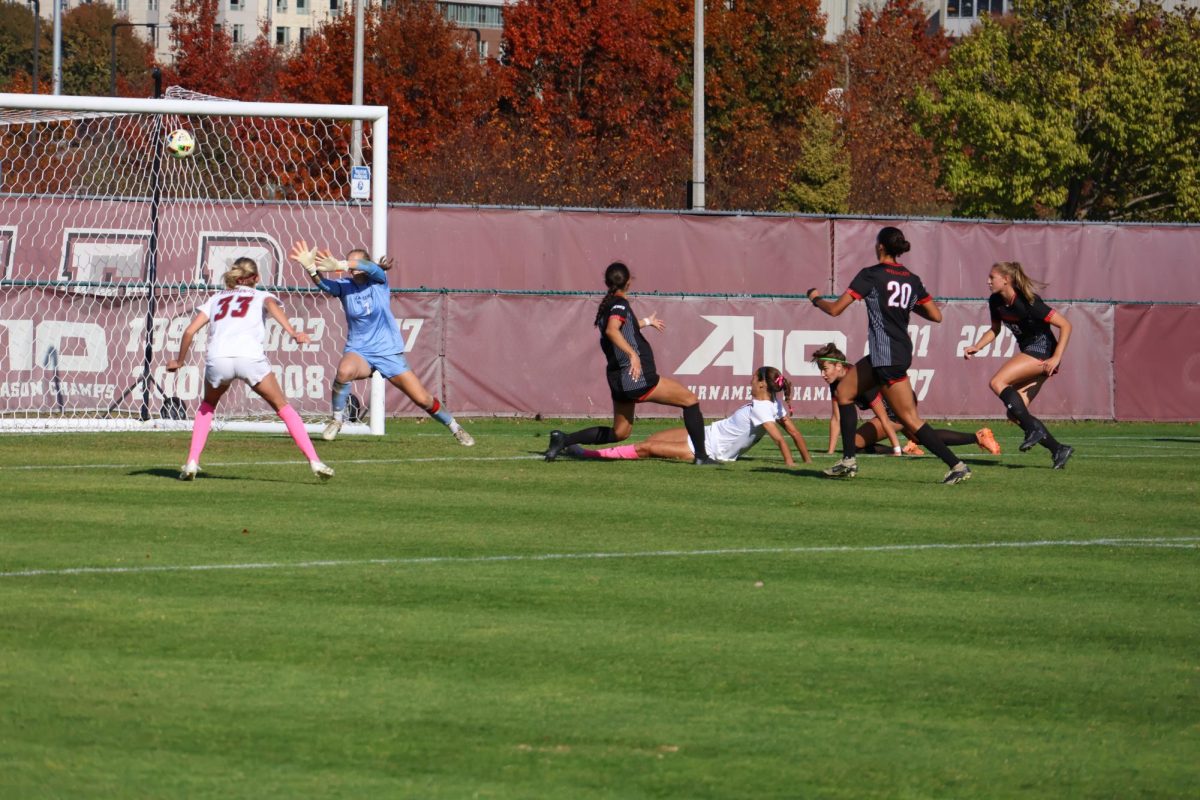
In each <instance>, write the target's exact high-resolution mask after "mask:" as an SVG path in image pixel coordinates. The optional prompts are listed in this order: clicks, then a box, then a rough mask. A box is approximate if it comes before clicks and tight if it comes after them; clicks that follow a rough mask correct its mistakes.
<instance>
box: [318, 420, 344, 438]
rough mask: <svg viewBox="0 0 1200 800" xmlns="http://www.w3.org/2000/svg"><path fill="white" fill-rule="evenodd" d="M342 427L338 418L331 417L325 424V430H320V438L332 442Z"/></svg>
mask: <svg viewBox="0 0 1200 800" xmlns="http://www.w3.org/2000/svg"><path fill="white" fill-rule="evenodd" d="M341 429H342V421H341V420H340V419H331V420H329V424H328V425H326V426H325V430H323V431H321V438H322V439H324V440H325V441H327V442H332V441H333V440H334V439H336V438H337V435H338V431H340V430H341Z"/></svg>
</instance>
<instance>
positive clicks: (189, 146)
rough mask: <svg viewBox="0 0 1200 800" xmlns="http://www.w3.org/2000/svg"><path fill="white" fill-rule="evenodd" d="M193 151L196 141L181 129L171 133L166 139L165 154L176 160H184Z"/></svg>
mask: <svg viewBox="0 0 1200 800" xmlns="http://www.w3.org/2000/svg"><path fill="white" fill-rule="evenodd" d="M195 149H196V140H195V139H193V138H192V135H191V134H190V133H188V132H187V131H185V130H183V129H180V130H177V131H171V135H170V136H168V137H167V152H168V153H170V154H171V155H173V156H175V157H176V158H186V157H187V156H190V155H191V154H192V151H193V150H195Z"/></svg>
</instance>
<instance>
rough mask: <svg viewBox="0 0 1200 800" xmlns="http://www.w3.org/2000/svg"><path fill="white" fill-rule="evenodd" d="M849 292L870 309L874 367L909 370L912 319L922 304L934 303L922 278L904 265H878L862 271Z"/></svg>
mask: <svg viewBox="0 0 1200 800" xmlns="http://www.w3.org/2000/svg"><path fill="white" fill-rule="evenodd" d="M847 291H849V292H850V295H851V296H852V297H853V298H854V299H855V300H862V301H863V303H864V304H865V305H866V307H867V343H868V344H869V345H870V349H871V366H872V367H889V366H899V367H905V368H907V367H908V365H909V364H911V363H912V356H913V348H912V339H910V338H909V336H908V319H909V316H910V315H911V314H912V310H913V308H914V307H915V306H916V305H917V304H918V303H931V302H933V297H932V296H930V294H929V292H927V291H925V285H924V284H923V283H921V279H920V278H918V277H917V276H916V275H915V274H913V273H912V272H909V271H908V270H907V269H906V268H905V267H903V266H902V265H900V264H876V265H875V266H873V267H865V268H863V269H861V270H859V272H858V274H857V275H855V276H854V280H852V281H850V288H849V289H848V290H847Z"/></svg>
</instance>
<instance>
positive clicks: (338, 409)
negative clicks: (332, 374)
mask: <svg viewBox="0 0 1200 800" xmlns="http://www.w3.org/2000/svg"><path fill="white" fill-rule="evenodd" d="M349 400H350V384H348V383H342V382H341V381H334V382H333V395H332V399H331V400H330V407H331V408H332V409H333V418H334V419H336V420H337V421H338V422H341V421H342V420H344V419H345V418H346V403H347V402H349Z"/></svg>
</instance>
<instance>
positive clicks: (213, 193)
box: [0, 89, 388, 435]
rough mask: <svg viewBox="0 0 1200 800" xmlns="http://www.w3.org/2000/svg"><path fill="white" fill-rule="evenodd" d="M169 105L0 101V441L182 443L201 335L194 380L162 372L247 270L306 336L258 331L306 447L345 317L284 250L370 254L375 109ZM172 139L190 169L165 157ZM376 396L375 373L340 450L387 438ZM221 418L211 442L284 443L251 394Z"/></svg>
mask: <svg viewBox="0 0 1200 800" xmlns="http://www.w3.org/2000/svg"><path fill="white" fill-rule="evenodd" d="M167 94H168V96H167V97H165V98H162V99H155V100H148V99H134V98H118V97H68V96H61V95H23V94H0V357H2V358H3V359H4V360H3V361H2V362H0V431H55V430H78V429H87V430H152V429H178V428H186V427H188V426H189V425H190V422H189V419H190V417H191V416H192V415H193V414H194V413H195V408H196V406H197V405H198V403H199V398H200V397H201V396H202V394H203V365H202V363H200V364H198V363H197V362H202V359H203V355H202V354H203V350H204V346H205V344H206V337H205V336H204V335H203V333H204V332H202V333H201V335H200V336H198V337H197V340H196V342H195V343H194V345H193V352H192V354H191V355H190V356H189V362H191V363H189V364H188V365H187V366H185V367H183V368H182V369H180V370H179V371H178V372H176V373H168V372H166V362H167V360H168V358H170V357H171V356H173V355H174V353H175V352H176V350H177V348H178V346H179V339H180V336H181V335H182V332H183V329H184V328H185V327H186V326H187V323H188V321H189V320H190V319H191V317H192V316H193V315H194V313H195V310H196V308H197V307H198V306H199V305H200V304H201V303H202V302H203V301H204V300H205V299H206V298H207V297H208V296H209V295H211V294H212V292H214V291H216V290H217V289H218V288H221V287H222V286H223V284H222V282H221V276H222V274H223V273H224V272H225V270H226V269H227V267H228V266H229V265H230V264H231V263H232V262H233V261H234V260H235V259H237V258H240V257H243V256H248V257H250V258H253V259H254V260H255V261H256V262H257V263H258V265H259V271H260V274H261V275H262V281H261V283H260V285H261V286H262V287H263V288H265V289H267V290H269V291H271V292H272V293H274V294H276V295H277V296H278V297H279V298H280V300H281V302H282V305H283V307H284V311H285V313H286V314H287V315H288V317H289V319H290V321H291V323H292V325H293V326H295V327H296V328H297V330H301V331H304V332H305V333H308V334H309V336H310V338H311V339H312V342H311V343H310V344H307V345H296V344H295V343H293V342H292V341H291V339H290V337H288V336H286V335H284V334H283V332H282V330H281V329H280V328H279V326H278V325H277V324H276V323H275V322H274V321H273V320H268V323H267V343H266V346H267V357H268V359H269V360H270V361H271V364H272V366H273V368H274V369H275V371H276V374H277V376H278V377H279V380H280V385H281V386H282V387H283V389H284V392H285V394H286V395H287V397H288V402H289V403H290V404H291V405H292V406H293V407H294V408H295V409H296V410H297V411H298V412H299V413H300V414H301V416H302V417H303V418H304V419H305V421H306V423H307V424H308V425H309V426H310V428H311V429H313V430H315V429H317V428H319V427H320V426H321V425H322V424H323V422H324V421H325V419H327V418H328V415H329V388H330V384H331V383H332V380H333V377H334V374H335V370H336V365H337V362H338V360H339V358H340V355H341V349H342V346H343V344H344V340H345V333H346V324H345V318H344V314H343V312H342V309H341V305H340V303H339V302H338V301H337V300H336V299H334V298H331V297H329V296H327V295H325V294H324V293H322V292H321V291H320V290H319V289H317V288H316V287H314V286H313V285H312V283H311V281H310V280H309V278H308V275H307V274H306V273H305V272H304V270H303V269H302V268H301V267H300V266H299V265H298V264H296V263H295V262H292V261H290V260H289V258H288V253H289V252H290V250H291V247H292V244H293V243H294V242H295V241H297V240H300V239H304V240H306V241H307V242H309V244H310V245H318V246H321V247H325V248H329V249H330V250H332V251H333V252H335V253H337V254H341V253H345V252H346V251H348V250H350V249H352V248H358V247H364V246H365V247H368V248H369V249H370V251H371V253H372V254H373V255H374V256H375V257H379V256H380V255H382V254H383V252H384V250H385V247H386V242H387V155H388V147H387V114H388V111H387V108H386V107H385V106H353V105H318V104H299V103H249V102H239V101H230V100H223V99H219V98H203V99H194V98H196V97H198V96H197V95H194V94H191V93H187V92H185V91H182V90H178V89H172V90H168V93H167ZM199 97H203V96H199ZM179 129H183V130H187V131H188V132H189V133H191V134H192V138H193V139H194V141H195V149H194V150H193V151H192V153H191V154H190V155H188V156H186V157H175V156H174V155H173V154H172V153H170V152H169V151H168V149H167V147H166V142H167V136H168V135H169V133H170V132H171V131H174V130H179ZM356 137H360V138H356ZM360 154H361V156H360ZM360 157H364V158H365V159H366V160H368V161H369V164H359V163H356V162H357V160H358V159H359V158H360ZM383 386H384V382H383V380H382V378H380V377H379V376H378V374H376V375H374V376H373V377H372V379H371V383H370V387H371V388H370V391H369V395H368V396H367V397H364V398H357V397H356V400H357V401H358V402H357V403H355V404H353V406H354V408H356V409H361V408H364V407H365V415H363V416H362V417H360V419H359V420H358V421H357V422H355V421H354V419H353V417H354V416H355V415H354V414H352V419H351V421H350V422H349V423H348V424H347V425H346V426H345V427H344V428H343V429H342V430H343V433H371V434H375V435H381V434H382V433H383V421H384V416H385V410H384V397H383ZM217 411H218V416H217V422H216V424H217V425H219V426H222V427H224V428H226V429H236V430H268V431H276V430H283V425H282V423H281V422H279V421H278V418H277V417H275V416H274V413H273V412H272V411H271V409H270V408H269V407H268V406H267V405H266V403H265V402H263V401H262V400H261V399H260V398H258V397H257V396H256V395H254V394H253V392H251V391H250V390H249V388H248V387H242V386H238V387H235V388H234V389H232V390H231V391H230V392H229V393H227V394H226V396H225V397H224V398H223V399H222V402H221V405H220V406H219V407H218V410H217Z"/></svg>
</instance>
